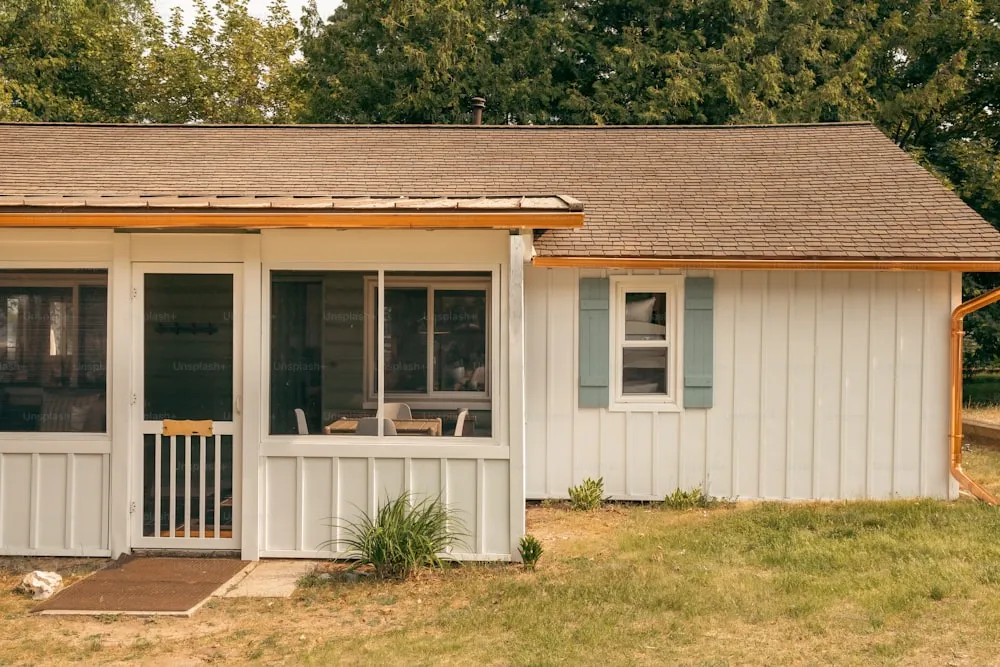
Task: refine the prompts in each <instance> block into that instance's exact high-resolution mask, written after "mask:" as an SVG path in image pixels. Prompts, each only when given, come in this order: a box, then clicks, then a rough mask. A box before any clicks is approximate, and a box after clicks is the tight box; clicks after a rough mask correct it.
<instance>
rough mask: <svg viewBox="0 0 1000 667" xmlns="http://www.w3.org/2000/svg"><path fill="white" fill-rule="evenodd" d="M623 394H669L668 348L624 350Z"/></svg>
mask: <svg viewBox="0 0 1000 667" xmlns="http://www.w3.org/2000/svg"><path fill="white" fill-rule="evenodd" d="M622 393H623V394H666V393H667V348H665V347H658V348H628V347H627V348H625V349H624V350H622Z"/></svg>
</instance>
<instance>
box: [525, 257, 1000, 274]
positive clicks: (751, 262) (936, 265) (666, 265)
mask: <svg viewBox="0 0 1000 667" xmlns="http://www.w3.org/2000/svg"><path fill="white" fill-rule="evenodd" d="M532 264H533V265H534V266H539V267H548V268H580V269H728V270H743V271H753V270H759V271H950V272H954V271H965V272H973V271H975V272H1000V260H922V259H913V260H910V259H901V260H877V259H872V260H868V259H856V260H855V259H849V260H841V259H829V260H827V259H726V258H719V259H666V258H665V259H655V258H646V257H538V256H536V257H534V258H533V259H532Z"/></svg>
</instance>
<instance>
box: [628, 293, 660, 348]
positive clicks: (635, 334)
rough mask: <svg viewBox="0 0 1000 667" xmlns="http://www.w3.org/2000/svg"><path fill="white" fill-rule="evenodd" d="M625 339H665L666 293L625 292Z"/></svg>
mask: <svg viewBox="0 0 1000 667" xmlns="http://www.w3.org/2000/svg"><path fill="white" fill-rule="evenodd" d="M623 316H624V318H625V340H666V339H667V295H666V294H664V293H662V292H657V293H650V292H628V293H626V294H625V313H624V315H623Z"/></svg>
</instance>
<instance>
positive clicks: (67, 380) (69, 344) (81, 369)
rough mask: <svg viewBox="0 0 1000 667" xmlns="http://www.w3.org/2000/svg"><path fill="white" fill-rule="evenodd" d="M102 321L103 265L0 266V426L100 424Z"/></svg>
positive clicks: (57, 428)
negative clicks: (85, 267)
mask: <svg viewBox="0 0 1000 667" xmlns="http://www.w3.org/2000/svg"><path fill="white" fill-rule="evenodd" d="M107 321H108V274H107V271H103V270H79V271H62V270H59V271H55V270H52V271H50V270H38V271H0V431H13V432H27V431H48V432H62V433H103V432H105V431H106V430H107V351H108V343H107V341H108V328H107Z"/></svg>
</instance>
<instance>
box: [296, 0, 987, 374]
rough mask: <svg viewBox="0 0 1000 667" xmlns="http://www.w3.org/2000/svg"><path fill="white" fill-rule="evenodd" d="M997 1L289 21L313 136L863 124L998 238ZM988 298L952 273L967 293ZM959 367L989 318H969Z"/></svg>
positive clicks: (613, 7)
mask: <svg viewBox="0 0 1000 667" xmlns="http://www.w3.org/2000/svg"><path fill="white" fill-rule="evenodd" d="M998 17H1000V0H885V1H884V2H878V1H875V0H868V1H866V2H857V1H852V0H772V1H769V2H753V1H751V0H437V1H436V2H421V1H418V0H374V1H371V0H344V2H343V4H341V6H340V7H338V9H337V10H336V12H335V13H334V14H333V16H331V17H330V18H329V19H328V20H327V21H323V20H321V19H320V17H318V16H317V15H316V12H315V11H312V12H310V13H308V14H307V16H306V20H305V21H304V32H303V54H304V56H305V61H306V62H305V71H306V80H307V82H308V89H309V90H308V94H309V99H308V101H307V104H306V110H305V118H306V119H308V120H309V121H312V122H341V123H352V122H366V123H367V122H376V123H382V122H392V123H413V122H419V123H453V122H467V120H468V115H467V109H468V107H467V105H468V100H469V98H470V97H471V96H474V95H482V96H485V97H486V98H487V110H486V114H485V119H486V121H487V122H493V123H568V124H605V123H606V124H632V123H637V124H638V123H653V124H655V123H716V124H725V123H774V122H816V121H844V120H869V121H872V122H874V123H876V124H877V125H878V127H879V128H881V129H882V131H883V132H885V134H886V135H887V136H889V137H890V138H892V139H893V140H894V141H895V142H896V143H897V144H899V146H901V147H902V148H904V149H906V150H907V151H909V152H910V153H911V154H912V155H913V156H914V157H915V158H916V159H918V160H919V161H920V162H921V163H922V164H923V165H924V166H926V167H927V168H929V169H930V170H931V171H933V172H934V173H935V174H937V175H938V177H939V178H941V179H942V180H943V181H944V182H945V183H946V184H947V185H948V186H949V187H952V188H954V190H955V191H956V192H957V193H958V194H959V195H960V196H961V197H962V198H963V199H964V200H965V201H966V202H968V203H969V204H970V205H971V206H972V207H973V208H975V209H976V210H977V211H979V213H980V214H982V215H983V216H984V217H985V218H986V219H987V220H990V221H991V222H992V223H993V224H994V225H996V226H998V227H1000V159H998V157H1000V108H998V105H1000V23H998V21H1000V18H998ZM997 284H1000V280H998V279H997V278H996V277H994V276H993V275H991V274H983V275H976V274H972V275H968V276H966V294H967V295H973V294H976V293H979V292H982V291H984V290H985V289H988V288H991V287H993V286H995V285H997ZM968 324H969V327H968V328H969V329H970V332H971V333H970V340H971V341H972V342H973V343H974V344H973V345H970V346H969V349H970V350H974V353H972V352H970V359H969V361H970V362H971V363H974V364H977V365H985V364H996V363H1000V319H996V320H995V319H994V318H993V317H992V315H991V314H990V313H989V312H986V311H984V312H981V313H977V314H975V315H973V316H970V318H969V323H968Z"/></svg>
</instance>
